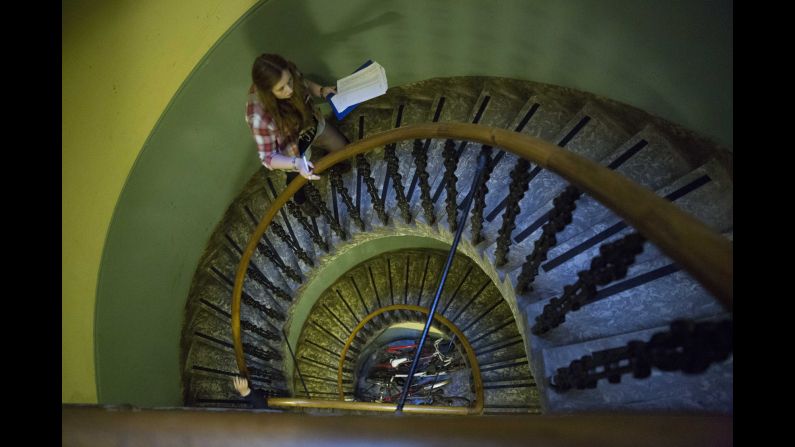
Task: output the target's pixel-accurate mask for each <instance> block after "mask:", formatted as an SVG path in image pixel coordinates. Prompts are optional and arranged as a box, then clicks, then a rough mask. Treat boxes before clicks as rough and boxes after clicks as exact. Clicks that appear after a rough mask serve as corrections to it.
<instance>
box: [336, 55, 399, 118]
mask: <svg viewBox="0 0 795 447" xmlns="http://www.w3.org/2000/svg"><path fill="white" fill-rule="evenodd" d="M387 88H388V85H387V81H386V70H384V67H382V66H381V65H379V64H378V63H377V62H373V63H372V64H370V65H368V66H367V67H365V68H363V69H361V70H359V71H357V72H356V73H353V74H352V75H350V76H346V77H344V78H342V79H340V80H339V81H337V94H336V95H334V96H333V97H332V98H331V102H332V103H334V106H335V107H336V108H337V110H340V111H342V110H345V109H346V108H348V107H350V106H351V105H354V104H358V103H360V102H364V101H367V100H368V99H372V98H375V97H376V96H380V95H383V94H384V93H386V91H387Z"/></svg>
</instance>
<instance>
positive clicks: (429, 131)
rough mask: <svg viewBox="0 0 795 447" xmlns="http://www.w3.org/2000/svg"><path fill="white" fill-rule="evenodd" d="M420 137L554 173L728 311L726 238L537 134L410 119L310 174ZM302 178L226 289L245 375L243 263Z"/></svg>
mask: <svg viewBox="0 0 795 447" xmlns="http://www.w3.org/2000/svg"><path fill="white" fill-rule="evenodd" d="M419 138H422V139H424V138H453V139H456V140H466V141H470V142H477V143H482V144H486V145H490V146H493V147H495V148H500V149H503V150H506V151H509V152H512V153H514V154H516V155H517V156H519V157H522V158H524V159H526V160H529V161H531V162H533V163H535V164H536V165H538V166H540V167H542V168H545V169H548V170H550V171H552V172H554V173H556V174H558V175H559V176H561V177H562V178H564V179H565V180H566V181H568V182H569V183H571V184H573V185H575V186H577V187H578V188H580V189H581V190H582V191H583V192H585V193H587V194H589V195H590V196H592V197H593V198H594V199H596V200H597V201H599V202H600V203H601V204H602V205H604V206H606V207H607V208H609V209H610V210H611V211H613V212H614V213H615V214H617V215H618V216H620V217H622V218H623V219H624V220H626V222H627V223H628V224H629V225H631V226H632V227H634V228H635V229H636V230H638V231H639V232H640V233H641V234H642V235H643V236H644V237H645V238H646V239H648V240H649V241H651V242H652V243H654V244H655V245H656V246H657V247H658V248H660V250H662V251H663V252H664V253H665V254H666V255H667V256H668V257H670V258H671V259H673V260H674V261H675V262H676V263H678V264H679V265H680V266H681V267H682V268H683V269H684V270H686V271H687V272H688V273H689V274H690V275H692V276H693V277H694V278H695V279H696V280H697V281H699V282H700V283H701V284H702V285H703V286H704V287H705V288H706V289H707V290H708V291H709V292H711V293H712V294H713V295H714V296H715V297H716V298H717V299H718V300H719V301H720V302H721V303H722V304H723V305H724V306H725V307H726V308H727V309H729V310H730V311H731V309H732V302H733V256H734V255H733V248H732V243H731V242H730V241H729V240H728V239H726V238H725V237H723V236H722V235H720V234H718V233H717V232H715V231H713V230H712V229H711V228H709V227H707V226H706V225H704V224H703V223H701V222H700V221H698V220H697V219H695V218H693V217H692V216H690V215H688V214H687V213H685V212H684V211H682V210H680V209H679V208H677V206H676V205H674V204H673V203H671V202H668V201H667V200H665V199H664V198H662V197H659V196H657V195H656V194H655V193H654V192H653V191H651V190H649V189H647V188H645V187H643V186H641V185H638V184H637V183H635V182H633V181H632V180H629V179H627V178H626V177H623V176H622V175H620V174H617V173H615V172H613V171H611V170H610V169H608V168H606V167H604V166H602V165H600V164H598V163H596V162H594V161H591V160H588V159H586V158H583V157H581V156H579V155H576V154H574V153H572V152H570V151H568V150H565V149H562V148H560V147H558V146H555V145H554V144H552V143H549V142H547V141H544V140H541V139H539V138H535V137H531V136H528V135H524V134H521V133H517V132H513V131H509V130H504V129H497V128H492V127H487V126H481V125H476V124H463V123H427V124H414V125H409V126H405V127H401V128H398V129H393V130H388V131H385V132H381V133H378V134H375V135H372V136H370V137H368V138H365V139H362V140H359V141H357V142H356V143H352V144H349V145H348V146H347V147H346V148H344V149H343V150H340V151H337V152H332V153H330V154H329V155H327V156H326V157H324V158H323V159H321V160H319V161H318V162H317V163H315V173H316V174H321V173H323V172H325V171H326V170H328V169H329V168H331V167H332V166H334V165H335V164H337V163H339V162H341V161H343V160H347V159H350V158H352V157H355V156H356V155H357V154H363V153H366V152H368V151H371V150H373V149H375V148H379V147H382V146H385V145H387V144H390V143H395V142H398V141H403V140H413V139H419ZM306 182H307V180H306V179H305V178H303V177H301V176H298V177H296V178H295V179H294V180H293V181H292V182H290V184H289V185H287V187H286V188H285V189H284V190H283V191H282V192H281V194H279V195H278V197H276V199H275V200H274V201H273V203H272V204H271V206H270V208H268V210H267V211H266V212H265V215H264V216H263V217H262V220H261V221H260V223H259V225H257V228H256V229H255V230H254V233H253V234H252V235H251V238H250V239H249V242H248V245H246V249H245V250H244V252H243V255H242V257H241V260H240V264H239V265H238V269H237V273H236V275H235V283H234V289H233V292H232V337H233V341H234V348H235V359H236V361H237V366H238V368H239V370H240V372H241V373H242V374H245V375H248V370H247V368H246V363H245V359H244V356H243V345H242V341H241V337H240V298H241V292H242V290H243V281H244V279H245V276H246V272H247V270H248V265H249V262H250V261H251V257H252V255H253V254H254V250H255V249H256V247H257V243H258V242H259V241H260V240H261V238H262V236H263V235H264V234H265V231H266V230H267V229H268V226H269V225H270V223H271V221H272V220H273V218H274V217H275V216H276V213H277V212H278V211H279V209H280V208H281V207H282V206H283V205H284V204H285V203H287V201H288V200H290V198H291V197H292V196H293V194H295V193H296V192H297V191H298V190H299V189H300V188H301V187H302V186H303V185H304V184H305V183H306ZM324 402H330V401H324ZM339 403H340V404H342V402H339ZM347 404H356V403H355V402H348V403H346V405H347ZM359 404H364V403H359ZM370 405H372V404H370Z"/></svg>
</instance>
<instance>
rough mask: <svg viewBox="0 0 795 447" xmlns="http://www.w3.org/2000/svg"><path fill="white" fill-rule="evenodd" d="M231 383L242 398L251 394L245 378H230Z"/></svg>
mask: <svg viewBox="0 0 795 447" xmlns="http://www.w3.org/2000/svg"><path fill="white" fill-rule="evenodd" d="M232 383H233V384H234V385H235V389H236V390H237V392H238V393H240V395H241V396H243V397H246V396H248V393H250V392H251V388H249V387H248V380H246V378H245V377H238V376H235V377H233V378H232Z"/></svg>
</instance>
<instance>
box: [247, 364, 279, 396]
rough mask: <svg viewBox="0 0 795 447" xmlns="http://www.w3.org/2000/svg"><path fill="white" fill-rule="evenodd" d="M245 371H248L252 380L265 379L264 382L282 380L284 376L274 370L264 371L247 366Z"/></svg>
mask: <svg viewBox="0 0 795 447" xmlns="http://www.w3.org/2000/svg"><path fill="white" fill-rule="evenodd" d="M246 369H248V372H249V374H250V375H251V377H252V378H262V379H265V381H266V382H271V381H274V380H282V379H284V375H283V374H282V373H281V372H279V371H276V370H269V371H266V370H264V369H260V368H257V367H255V366H248V365H246ZM266 392H267V391H266Z"/></svg>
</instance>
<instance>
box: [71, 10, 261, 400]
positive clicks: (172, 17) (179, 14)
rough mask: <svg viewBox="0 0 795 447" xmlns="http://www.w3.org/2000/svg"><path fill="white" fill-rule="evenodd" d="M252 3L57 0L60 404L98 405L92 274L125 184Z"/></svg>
mask: <svg viewBox="0 0 795 447" xmlns="http://www.w3.org/2000/svg"><path fill="white" fill-rule="evenodd" d="M256 3H257V2H256V1H255V0H192V1H190V2H183V1H176V0H172V1H168V0H165V1H164V0H135V1H132V0H127V1H125V0H121V1H109V2H103V1H97V0H64V1H63V2H62V6H63V16H62V23H63V36H62V37H63V40H62V42H63V47H62V56H63V66H62V86H63V90H62V113H63V115H62V122H61V129H62V131H61V132H62V138H63V142H62V148H61V155H62V167H61V173H62V184H61V188H62V196H61V200H62V204H61V207H62V212H63V214H62V222H61V235H62V246H61V250H62V251H61V253H62V255H61V256H62V267H61V269H62V275H63V276H62V280H61V287H62V292H61V294H62V296H61V299H62V309H63V311H62V316H61V321H62V332H61V336H62V338H61V352H62V360H61V368H62V370H61V380H62V391H61V400H62V402H70V403H96V402H97V389H96V383H95V376H94V374H95V371H94V308H95V297H96V288H97V274H98V271H99V264H100V258H101V256H102V247H103V244H104V243H105V237H106V233H107V230H108V226H109V223H110V219H111V216H112V214H113V209H114V206H115V205H116V202H117V200H118V197H119V194H120V192H121V190H122V187H123V186H124V181H125V179H126V178H127V175H128V173H129V172H130V170H131V169H132V166H133V164H134V162H135V160H136V158H137V156H138V153H139V151H140V150H141V148H142V146H143V144H144V142H145V141H146V138H147V136H148V135H149V134H150V132H151V131H152V128H153V127H154V125H155V124H156V122H157V120H158V118H159V117H160V115H161V113H162V112H163V110H164V109H165V107H166V106H167V105H168V103H169V101H170V100H171V98H172V96H173V95H174V93H176V91H177V89H178V88H179V87H180V85H181V83H182V82H183V81H184V80H185V79H186V78H187V76H188V75H189V74H190V72H191V70H193V68H194V67H195V66H196V64H197V63H198V62H199V61H200V59H201V58H202V57H203V56H204V55H205V54H206V53H207V52H208V51H209V50H210V48H211V47H212V46H213V44H214V43H215V42H216V41H217V40H218V39H219V38H220V37H221V36H222V35H223V34H224V32H226V31H227V30H228V29H229V28H230V27H231V26H232V25H233V24H234V23H235V21H236V20H237V19H239V18H240V17H241V16H242V15H243V14H244V13H245V12H246V11H247V10H249V9H250V8H251V7H252V6H253V5H254V4H256Z"/></svg>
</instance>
